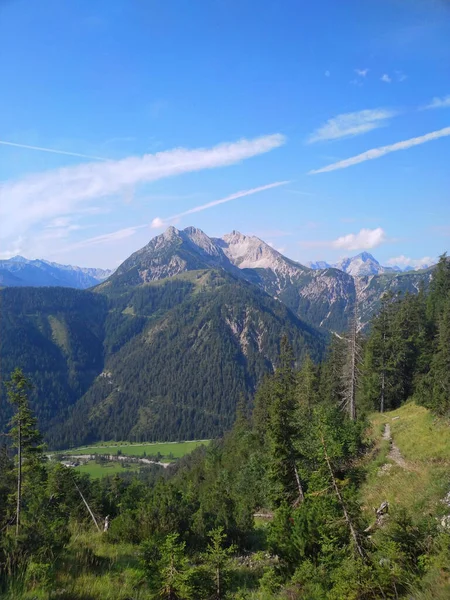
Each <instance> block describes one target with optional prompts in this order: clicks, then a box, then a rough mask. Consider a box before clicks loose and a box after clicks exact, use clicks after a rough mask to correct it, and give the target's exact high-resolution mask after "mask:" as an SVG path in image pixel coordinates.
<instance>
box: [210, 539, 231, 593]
mask: <svg viewBox="0 0 450 600" xmlns="http://www.w3.org/2000/svg"><path fill="white" fill-rule="evenodd" d="M209 537H210V543H209V545H208V548H207V550H206V556H205V563H206V565H207V566H208V568H209V569H210V570H211V574H212V578H213V580H214V589H215V594H214V598H215V600H221V599H222V598H224V597H225V594H226V581H227V575H228V567H229V563H230V556H231V554H233V552H235V550H236V549H235V547H234V546H228V547H226V546H225V540H226V537H227V536H226V535H225V533H224V531H223V528H222V527H218V528H217V529H213V530H212V531H210V532H209Z"/></svg>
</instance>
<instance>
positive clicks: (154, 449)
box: [63, 440, 209, 462]
mask: <svg viewBox="0 0 450 600" xmlns="http://www.w3.org/2000/svg"><path fill="white" fill-rule="evenodd" d="M208 444H209V440H194V441H189V442H156V443H151V442H149V443H143V444H132V443H130V442H108V443H106V442H105V443H99V444H95V445H93V446H80V447H79V448H71V449H70V450H67V451H64V452H63V454H64V455H82V454H117V452H118V451H119V450H120V454H122V455H123V456H136V457H144V456H147V457H152V456H158V454H159V456H160V458H161V461H162V462H170V461H171V460H174V459H177V458H181V457H182V456H184V455H185V454H189V452H192V450H195V448H197V447H198V446H201V445H208Z"/></svg>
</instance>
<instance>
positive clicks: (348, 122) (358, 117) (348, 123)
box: [308, 108, 397, 144]
mask: <svg viewBox="0 0 450 600" xmlns="http://www.w3.org/2000/svg"><path fill="white" fill-rule="evenodd" d="M396 114H397V113H396V112H395V111H393V110H387V109H382V108H377V109H372V110H360V111H358V112H352V113H344V114H342V115H338V116H337V117H333V118H332V119H329V120H328V121H327V122H326V123H325V124H324V125H322V127H319V129H317V130H316V131H314V132H313V133H312V134H311V135H310V137H309V138H308V143H309V144H311V143H314V142H323V141H325V140H337V139H340V138H345V137H351V136H355V135H361V134H362V133H367V132H368V131H372V129H377V128H378V127H383V126H384V125H386V121H387V119H390V118H391V117H394V116H395V115H396Z"/></svg>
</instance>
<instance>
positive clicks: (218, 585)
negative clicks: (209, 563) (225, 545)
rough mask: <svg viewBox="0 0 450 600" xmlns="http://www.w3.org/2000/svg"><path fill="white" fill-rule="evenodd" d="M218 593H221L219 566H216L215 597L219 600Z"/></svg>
mask: <svg viewBox="0 0 450 600" xmlns="http://www.w3.org/2000/svg"><path fill="white" fill-rule="evenodd" d="M220 594H221V589H220V567H217V569H216V598H217V600H220Z"/></svg>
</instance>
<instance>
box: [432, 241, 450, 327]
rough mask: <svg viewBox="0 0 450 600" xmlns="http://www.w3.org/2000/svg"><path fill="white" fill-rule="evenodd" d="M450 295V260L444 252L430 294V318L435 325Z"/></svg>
mask: <svg viewBox="0 0 450 600" xmlns="http://www.w3.org/2000/svg"><path fill="white" fill-rule="evenodd" d="M449 294H450V258H449V257H448V256H447V253H446V252H444V254H442V255H441V256H440V257H439V262H438V264H437V265H436V267H435V268H434V270H433V277H432V279H431V283H430V292H429V294H428V306H427V311H428V316H429V318H430V319H431V320H432V321H434V322H435V323H437V322H438V320H439V316H440V314H441V312H442V310H443V308H444V305H445V302H446V299H447V297H448V295H449Z"/></svg>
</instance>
